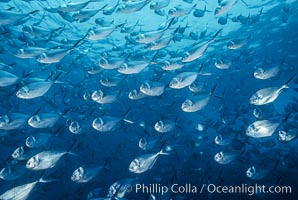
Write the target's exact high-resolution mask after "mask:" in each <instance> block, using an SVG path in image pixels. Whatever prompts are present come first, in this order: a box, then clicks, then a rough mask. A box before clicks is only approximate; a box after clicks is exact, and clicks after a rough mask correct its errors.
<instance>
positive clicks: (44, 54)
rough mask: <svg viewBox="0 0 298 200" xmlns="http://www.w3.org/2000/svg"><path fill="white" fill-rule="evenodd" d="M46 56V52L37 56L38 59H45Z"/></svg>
mask: <svg viewBox="0 0 298 200" xmlns="http://www.w3.org/2000/svg"><path fill="white" fill-rule="evenodd" d="M47 57H48V56H47V54H46V53H42V54H40V55H39V56H38V60H42V59H45V58H47Z"/></svg>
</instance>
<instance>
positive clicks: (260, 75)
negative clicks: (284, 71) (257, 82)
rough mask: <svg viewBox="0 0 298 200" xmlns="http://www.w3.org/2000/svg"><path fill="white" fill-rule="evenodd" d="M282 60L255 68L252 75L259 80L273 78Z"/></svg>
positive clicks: (277, 72)
mask: <svg viewBox="0 0 298 200" xmlns="http://www.w3.org/2000/svg"><path fill="white" fill-rule="evenodd" d="M283 62H284V61H282V63H281V64H280V65H276V66H272V67H267V68H261V67H260V68H257V69H256V70H255V71H254V77H255V78H257V79H261V80H266V79H270V78H273V77H275V76H277V75H278V74H279V71H280V66H281V65H282V64H283Z"/></svg>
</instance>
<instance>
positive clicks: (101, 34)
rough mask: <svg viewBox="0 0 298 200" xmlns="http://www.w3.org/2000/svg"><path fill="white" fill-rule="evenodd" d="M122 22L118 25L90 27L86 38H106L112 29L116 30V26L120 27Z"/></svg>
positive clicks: (94, 39) (95, 39)
mask: <svg viewBox="0 0 298 200" xmlns="http://www.w3.org/2000/svg"><path fill="white" fill-rule="evenodd" d="M123 25H124V24H120V25H118V26H112V27H100V28H97V29H91V30H90V31H89V32H88V34H87V37H86V38H87V39H88V40H93V41H98V40H103V39H106V38H107V37H108V36H109V35H111V34H112V33H113V32H114V31H116V30H117V29H118V28H120V27H122V26H123Z"/></svg>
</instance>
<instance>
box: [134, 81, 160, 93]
mask: <svg viewBox="0 0 298 200" xmlns="http://www.w3.org/2000/svg"><path fill="white" fill-rule="evenodd" d="M140 91H141V92H142V93H144V94H145V95H147V96H160V95H162V94H163V93H164V91H165V85H164V84H163V83H160V82H154V81H145V82H144V83H142V84H141V86H140Z"/></svg>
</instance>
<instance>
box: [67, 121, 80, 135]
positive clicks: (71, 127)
mask: <svg viewBox="0 0 298 200" xmlns="http://www.w3.org/2000/svg"><path fill="white" fill-rule="evenodd" d="M68 130H69V131H70V132H72V133H74V134H77V133H79V132H80V130H81V127H80V124H79V123H78V122H77V121H74V122H71V123H70V125H69V127H68Z"/></svg>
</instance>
